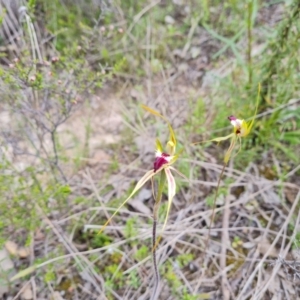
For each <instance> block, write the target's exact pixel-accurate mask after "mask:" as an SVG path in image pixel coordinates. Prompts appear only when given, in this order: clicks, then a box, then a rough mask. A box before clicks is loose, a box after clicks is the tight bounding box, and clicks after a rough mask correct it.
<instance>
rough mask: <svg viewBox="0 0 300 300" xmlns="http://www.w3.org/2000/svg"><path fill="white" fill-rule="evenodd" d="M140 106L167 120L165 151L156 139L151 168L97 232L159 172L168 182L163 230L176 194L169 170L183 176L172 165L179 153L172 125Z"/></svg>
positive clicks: (173, 180)
mask: <svg viewBox="0 0 300 300" xmlns="http://www.w3.org/2000/svg"><path fill="white" fill-rule="evenodd" d="M142 107H143V109H145V110H147V111H148V112H150V113H151V114H153V115H155V116H158V117H160V118H162V119H163V120H164V121H166V122H167V124H168V127H169V131H170V138H169V141H168V142H167V146H166V152H164V151H163V147H162V144H161V142H160V141H159V140H158V139H156V151H155V160H154V164H153V169H151V170H149V171H148V172H146V174H145V175H144V176H143V177H142V178H141V179H140V180H139V181H138V182H137V184H136V186H135V187H134V189H133V191H132V192H131V194H130V195H129V196H128V198H127V199H126V200H125V201H124V202H123V203H122V204H121V205H120V206H119V207H118V209H117V210H116V211H115V212H114V213H113V214H112V216H111V217H110V218H109V219H108V220H107V222H106V223H105V224H104V225H103V227H102V228H101V230H100V232H99V233H101V232H102V231H103V230H104V229H105V227H106V226H107V225H108V224H109V222H110V221H111V220H112V218H113V217H114V216H115V215H116V214H117V213H118V211H119V210H120V209H121V208H122V207H123V206H124V205H125V204H126V203H127V202H128V201H129V200H130V199H131V198H132V197H133V195H134V194H135V193H136V192H137V191H138V190H139V189H141V188H142V187H143V186H144V184H145V183H146V182H147V181H149V180H150V179H152V178H153V177H154V176H155V175H157V174H159V173H161V172H164V173H165V176H166V179H167V184H168V207H167V215H166V218H165V222H164V225H163V230H164V228H165V226H166V224H167V220H168V216H169V213H170V208H171V204H172V201H173V198H174V196H175V194H176V182H175V179H174V177H173V175H172V172H171V170H174V171H176V172H177V173H178V174H179V175H182V176H184V175H183V174H181V173H180V172H179V171H177V170H176V169H174V168H173V167H172V165H173V164H174V163H175V161H176V160H177V159H178V156H179V155H180V153H181V152H179V153H176V138H175V134H174V131H173V128H172V126H171V125H170V123H169V122H168V120H167V119H166V118H165V117H164V116H162V115H161V114H160V113H158V112H157V111H155V110H153V109H151V108H149V107H148V106H145V105H142Z"/></svg>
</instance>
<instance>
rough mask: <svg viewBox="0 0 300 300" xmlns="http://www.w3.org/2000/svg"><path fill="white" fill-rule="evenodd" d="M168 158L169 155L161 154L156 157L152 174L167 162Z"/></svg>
mask: <svg viewBox="0 0 300 300" xmlns="http://www.w3.org/2000/svg"><path fill="white" fill-rule="evenodd" d="M168 157H170V155H169V154H167V153H162V154H161V155H159V156H156V158H155V161H154V172H156V171H157V170H158V169H160V168H161V167H162V166H163V165H164V164H167V163H168V162H169V160H168Z"/></svg>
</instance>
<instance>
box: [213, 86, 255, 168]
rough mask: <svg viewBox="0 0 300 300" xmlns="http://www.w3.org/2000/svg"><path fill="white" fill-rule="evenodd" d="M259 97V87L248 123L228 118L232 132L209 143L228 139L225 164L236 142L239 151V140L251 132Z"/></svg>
mask: <svg viewBox="0 0 300 300" xmlns="http://www.w3.org/2000/svg"><path fill="white" fill-rule="evenodd" d="M259 96H260V85H259V86H258V95H257V100H256V108H255V112H254V116H253V117H252V118H251V120H250V121H248V122H246V121H245V120H243V119H237V118H236V117H235V116H229V117H228V120H229V121H230V123H231V124H232V126H233V132H232V133H231V134H229V135H227V136H223V137H218V138H214V139H212V140H210V141H212V142H221V141H225V140H228V139H231V142H230V145H229V148H228V150H227V151H226V153H225V156H224V162H225V164H227V163H228V161H229V160H230V157H231V154H232V151H233V149H234V147H235V145H236V142H237V141H238V142H239V146H240V147H239V150H238V151H240V149H241V144H242V143H241V139H242V138H245V137H247V136H248V135H249V133H250V132H251V130H252V127H253V124H254V119H255V117H256V114H257V109H258V101H259Z"/></svg>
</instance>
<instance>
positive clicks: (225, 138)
mask: <svg viewBox="0 0 300 300" xmlns="http://www.w3.org/2000/svg"><path fill="white" fill-rule="evenodd" d="M233 136H235V133H234V132H233V133H231V134H229V135H226V136H221V137H218V138H214V139H212V140H209V141H208V142H218V143H219V142H222V141H226V140H228V139H230V138H231V137H233Z"/></svg>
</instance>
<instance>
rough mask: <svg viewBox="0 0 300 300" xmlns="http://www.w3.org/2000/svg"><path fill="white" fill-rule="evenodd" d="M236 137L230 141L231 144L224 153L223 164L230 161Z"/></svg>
mask: <svg viewBox="0 0 300 300" xmlns="http://www.w3.org/2000/svg"><path fill="white" fill-rule="evenodd" d="M235 137H236V136H234V137H233V138H232V140H231V143H230V146H229V148H228V150H227V151H226V153H225V157H224V162H225V164H227V163H228V161H229V159H230V156H231V153H232V150H233V149H234V146H235V141H236V138H235Z"/></svg>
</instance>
